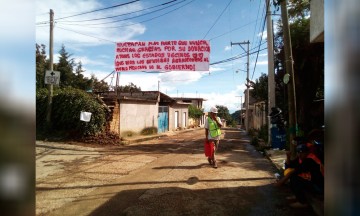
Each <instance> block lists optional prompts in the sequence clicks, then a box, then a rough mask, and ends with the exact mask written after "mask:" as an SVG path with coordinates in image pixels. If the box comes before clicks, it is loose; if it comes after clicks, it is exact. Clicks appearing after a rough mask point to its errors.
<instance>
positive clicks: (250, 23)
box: [209, 20, 258, 41]
mask: <svg viewBox="0 0 360 216" xmlns="http://www.w3.org/2000/svg"><path fill="white" fill-rule="evenodd" d="M254 22H258V20H254V21H252V22H249V23H247V24H245V25H242V26H239V27H237V28H234V29H232V30H230V31H228V32H225V33H223V34H221V35H218V36H215V37H213V38H210V39H209V41H211V40H214V39H216V38H219V37H222V36H224V35H226V34H229V33H231V32H233V31H236V30H238V29H241V28H244V27H245V26H248V25H250V24H253V23H254Z"/></svg>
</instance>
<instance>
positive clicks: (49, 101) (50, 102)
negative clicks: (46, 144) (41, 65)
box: [46, 9, 54, 129]
mask: <svg viewBox="0 0 360 216" xmlns="http://www.w3.org/2000/svg"><path fill="white" fill-rule="evenodd" d="M53 30H54V12H53V10H52V9H50V44H49V55H50V71H53V70H54V66H53V54H54V52H53V44H54V40H53ZM48 90H49V95H48V106H47V112H46V123H47V126H48V129H50V128H51V109H52V98H53V84H48Z"/></svg>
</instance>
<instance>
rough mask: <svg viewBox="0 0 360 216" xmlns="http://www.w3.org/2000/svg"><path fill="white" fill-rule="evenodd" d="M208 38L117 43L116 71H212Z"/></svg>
mask: <svg viewBox="0 0 360 216" xmlns="http://www.w3.org/2000/svg"><path fill="white" fill-rule="evenodd" d="M209 57H210V43H209V41H207V40H190V41H184V40H173V41H145V42H144V41H138V42H119V43H116V50H115V71H116V72H122V71H209Z"/></svg>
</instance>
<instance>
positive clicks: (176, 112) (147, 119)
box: [101, 91, 189, 136]
mask: <svg viewBox="0 0 360 216" xmlns="http://www.w3.org/2000/svg"><path fill="white" fill-rule="evenodd" d="M101 97H102V98H103V100H104V102H105V103H106V104H107V105H108V106H109V107H110V109H112V110H113V112H112V119H111V122H110V126H109V127H110V131H112V132H115V133H118V134H120V135H121V136H127V135H128V134H131V133H140V132H141V131H142V130H143V129H145V128H149V127H155V128H157V131H158V133H163V132H167V131H171V130H179V129H184V128H187V127H188V125H189V118H188V106H189V104H188V103H181V102H177V101H176V100H175V99H173V98H171V97H170V96H168V95H166V94H164V93H162V92H159V91H142V92H132V93H124V92H120V93H118V94H117V95H116V93H115V92H107V93H104V94H102V95H101Z"/></svg>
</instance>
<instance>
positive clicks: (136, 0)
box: [55, 0, 139, 20]
mask: <svg viewBox="0 0 360 216" xmlns="http://www.w3.org/2000/svg"><path fill="white" fill-rule="evenodd" d="M138 1H139V0H134V1H131V2H126V3H123V4H118V5H114V6H110V7H106V8H101V9H96V10H92V11H88V12H83V13H79V14H75V15H71V16H66V17H61V18H57V19H55V20H60V19H66V18H70V17H75V16H80V15H84V14H88V13H93V12H97V11H102V10H107V9H111V8H116V7H121V6H124V5H128V4H132V3H135V2H138Z"/></svg>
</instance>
